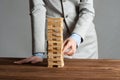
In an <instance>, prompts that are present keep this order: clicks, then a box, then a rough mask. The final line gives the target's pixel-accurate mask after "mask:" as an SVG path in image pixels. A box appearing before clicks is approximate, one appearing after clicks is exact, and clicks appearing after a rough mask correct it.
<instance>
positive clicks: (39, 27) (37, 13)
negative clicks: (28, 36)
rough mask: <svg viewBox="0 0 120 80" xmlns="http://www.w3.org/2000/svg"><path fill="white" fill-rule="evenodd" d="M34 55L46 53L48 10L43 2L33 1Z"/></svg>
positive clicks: (41, 0) (40, 0) (39, 0)
mask: <svg viewBox="0 0 120 80" xmlns="http://www.w3.org/2000/svg"><path fill="white" fill-rule="evenodd" d="M33 6H34V7H33V10H32V15H33V26H34V28H33V29H34V30H33V32H34V33H33V36H34V53H36V52H45V51H46V48H45V44H46V41H45V26H46V25H45V23H46V8H45V4H44V2H43V0H33Z"/></svg>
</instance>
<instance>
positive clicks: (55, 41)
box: [47, 18, 64, 68]
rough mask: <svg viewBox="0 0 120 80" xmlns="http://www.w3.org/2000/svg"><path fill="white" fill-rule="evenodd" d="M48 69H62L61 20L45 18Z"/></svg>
mask: <svg viewBox="0 0 120 80" xmlns="http://www.w3.org/2000/svg"><path fill="white" fill-rule="evenodd" d="M47 21H48V30H47V32H48V34H47V36H48V67H51V68H52V67H63V66H64V59H63V56H64V55H63V54H62V46H63V18H47Z"/></svg>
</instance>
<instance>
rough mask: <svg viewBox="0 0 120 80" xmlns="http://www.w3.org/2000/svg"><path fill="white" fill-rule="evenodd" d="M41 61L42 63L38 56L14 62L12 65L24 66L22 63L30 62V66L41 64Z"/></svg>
mask: <svg viewBox="0 0 120 80" xmlns="http://www.w3.org/2000/svg"><path fill="white" fill-rule="evenodd" d="M42 61H43V58H40V57H38V56H31V57H29V58H26V59H22V60H19V61H15V62H14V63H15V64H24V63H29V62H30V63H32V64H35V63H38V62H42Z"/></svg>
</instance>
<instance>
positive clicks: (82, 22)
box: [73, 0, 95, 41]
mask: <svg viewBox="0 0 120 80" xmlns="http://www.w3.org/2000/svg"><path fill="white" fill-rule="evenodd" d="M81 1H82V2H80V4H79V16H78V21H77V23H76V25H75V29H74V30H73V33H76V34H79V35H80V36H81V37H82V39H83V41H84V38H85V36H86V33H87V31H88V29H89V28H90V27H91V26H90V25H91V23H92V22H93V19H94V16H95V11H94V8H93V0H81Z"/></svg>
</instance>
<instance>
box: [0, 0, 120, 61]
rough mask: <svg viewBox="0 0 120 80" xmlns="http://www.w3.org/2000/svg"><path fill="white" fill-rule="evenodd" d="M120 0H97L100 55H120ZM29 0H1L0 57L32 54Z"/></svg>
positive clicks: (95, 4)
mask: <svg viewBox="0 0 120 80" xmlns="http://www.w3.org/2000/svg"><path fill="white" fill-rule="evenodd" d="M119 3H120V0H94V7H95V10H96V17H95V20H94V22H95V25H96V30H97V34H98V42H99V56H100V58H111V59H120V37H119V35H120V31H119V30H120V19H119V18H120V9H119V8H120V5H119ZM31 43H32V42H31V23H30V16H29V0H0V57H29V56H31V54H32V44H31Z"/></svg>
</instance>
